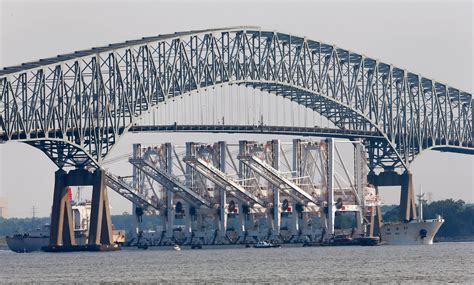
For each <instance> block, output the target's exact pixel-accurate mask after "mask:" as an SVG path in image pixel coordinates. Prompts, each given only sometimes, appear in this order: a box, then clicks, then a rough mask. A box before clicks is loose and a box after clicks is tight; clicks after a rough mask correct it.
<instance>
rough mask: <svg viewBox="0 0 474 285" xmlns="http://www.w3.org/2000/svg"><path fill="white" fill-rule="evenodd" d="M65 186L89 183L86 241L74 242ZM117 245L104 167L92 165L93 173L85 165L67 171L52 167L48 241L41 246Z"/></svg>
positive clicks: (81, 247)
mask: <svg viewBox="0 0 474 285" xmlns="http://www.w3.org/2000/svg"><path fill="white" fill-rule="evenodd" d="M68 186H92V187H93V189H92V204H91V217H90V222H89V237H88V242H87V245H86V244H84V245H77V243H76V241H75V237H74V223H73V220H72V208H71V199H70V197H69V195H68V190H67V189H68ZM117 249H119V247H117V246H115V245H113V236H112V222H111V219H110V212H109V202H108V197H107V188H106V176H105V171H103V170H101V169H96V170H95V171H94V173H91V172H89V171H87V170H85V169H75V170H71V171H69V173H66V172H65V171H64V170H61V169H60V170H58V171H56V174H55V187H54V198H53V210H52V214H51V235H50V243H49V246H48V247H46V248H45V249H44V250H45V251H49V252H58V251H104V250H117Z"/></svg>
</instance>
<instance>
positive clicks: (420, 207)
mask: <svg viewBox="0 0 474 285" xmlns="http://www.w3.org/2000/svg"><path fill="white" fill-rule="evenodd" d="M423 196H425V193H423V187H422V185H420V194H419V195H416V197H418V212H419V213H418V214H419V215H418V221H419V222H423Z"/></svg>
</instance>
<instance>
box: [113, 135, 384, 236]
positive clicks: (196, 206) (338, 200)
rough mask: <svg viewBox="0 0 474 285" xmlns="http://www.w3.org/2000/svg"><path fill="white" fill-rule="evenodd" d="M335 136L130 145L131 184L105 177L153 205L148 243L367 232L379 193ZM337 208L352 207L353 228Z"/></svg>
mask: <svg viewBox="0 0 474 285" xmlns="http://www.w3.org/2000/svg"><path fill="white" fill-rule="evenodd" d="M337 144H338V141H336V140H334V139H327V140H322V141H310V140H302V139H295V140H293V141H292V142H281V141H280V140H271V141H267V142H252V141H245V140H243V141H239V142H238V143H228V142H224V141H219V142H216V143H198V142H188V143H186V144H185V145H184V146H182V145H173V144H171V143H165V144H162V145H150V146H146V147H142V146H141V145H138V146H134V152H133V153H134V155H133V157H132V158H130V159H129V162H130V163H131V164H132V166H133V169H134V177H133V180H134V181H135V183H134V185H135V186H136V187H137V188H136V189H135V188H133V187H132V186H130V185H129V184H126V183H124V182H123V181H121V180H117V177H115V176H113V175H111V174H108V175H107V176H108V177H110V178H111V181H109V182H108V184H109V185H110V186H111V187H114V188H115V189H117V188H121V190H120V191H122V193H123V196H126V195H128V196H129V198H128V199H129V200H131V201H133V203H134V204H135V205H136V206H139V207H145V208H146V207H152V208H154V209H156V210H157V211H155V213H156V214H158V215H161V216H162V218H161V220H162V225H161V227H160V228H161V232H160V233H158V234H156V236H159V237H160V238H159V241H156V242H155V243H157V244H160V245H165V244H174V243H180V244H190V245H205V244H232V243H254V242H258V241H260V240H266V239H272V240H278V241H280V242H304V241H315V240H321V239H330V238H332V237H334V236H335V235H337V234H341V233H346V234H347V233H348V232H350V233H351V234H352V235H353V234H357V235H362V234H372V235H373V234H374V232H373V230H370V231H366V228H367V227H368V228H369V229H373V228H374V226H375V225H376V219H374V218H371V216H370V213H374V209H376V208H377V206H378V205H379V204H378V203H379V199H378V196H377V194H376V191H375V189H374V188H373V187H372V186H371V185H369V184H368V183H367V180H366V177H365V176H364V174H365V173H364V172H363V171H358V170H357V167H356V165H360V164H363V163H364V161H363V158H364V156H363V152H364V151H365V150H364V149H363V145H362V144H360V143H358V142H352V143H351V144H353V145H354V147H353V150H352V151H353V152H354V157H355V159H356V160H357V161H355V162H354V163H353V164H354V171H351V168H350V167H347V166H346V165H345V164H347V163H345V162H344V161H342V160H341V156H340V155H339V150H338V148H337ZM346 145H347V144H346ZM137 148H140V150H138V149H137ZM341 165H342V166H341ZM351 172H353V173H351ZM135 176H136V177H135ZM130 193H132V194H134V195H130ZM150 193H153V195H152V197H153V199H152V198H151V197H150ZM367 193H369V194H370V195H369V196H370V197H366V196H367ZM130 197H132V198H130ZM337 213H348V214H349V213H353V214H351V215H353V216H354V220H355V221H356V226H355V227H356V229H345V230H343V229H336V228H335V221H336V219H337V217H338V215H340V214H337ZM145 236H146V233H145ZM155 240H156V238H155Z"/></svg>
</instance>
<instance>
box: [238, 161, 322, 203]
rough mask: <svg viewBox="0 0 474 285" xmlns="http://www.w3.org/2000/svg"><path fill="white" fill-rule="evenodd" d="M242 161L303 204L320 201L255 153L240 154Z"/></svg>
mask: <svg viewBox="0 0 474 285" xmlns="http://www.w3.org/2000/svg"><path fill="white" fill-rule="evenodd" d="M237 158H238V159H239V160H240V161H242V163H244V164H245V165H247V166H248V167H250V168H251V169H252V170H253V171H255V172H256V173H258V174H259V175H260V176H262V177H263V178H265V179H266V180H268V181H269V182H270V183H271V184H273V185H275V186H276V187H278V188H280V189H282V190H283V191H285V192H286V193H287V194H288V195H290V196H291V197H293V198H294V199H296V200H297V201H299V202H300V203H302V204H307V203H305V200H306V201H309V202H313V203H315V204H317V203H318V200H317V199H316V197H313V196H312V195H310V194H309V193H307V192H306V191H304V190H303V189H301V188H300V187H298V185H296V184H295V183H293V182H292V181H291V180H290V179H288V178H286V177H285V176H284V175H282V174H281V173H280V172H279V171H278V170H276V169H275V168H273V167H271V166H270V165H268V164H267V163H266V162H264V161H262V160H261V159H259V158H257V157H255V156H254V155H239V156H238V157H237Z"/></svg>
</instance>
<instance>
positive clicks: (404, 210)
mask: <svg viewBox="0 0 474 285" xmlns="http://www.w3.org/2000/svg"><path fill="white" fill-rule="evenodd" d="M401 184H402V185H401V191H400V220H402V221H410V220H416V205H415V191H414V189H413V174H411V173H410V172H408V171H405V172H404V173H403V174H402V183H401Z"/></svg>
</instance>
